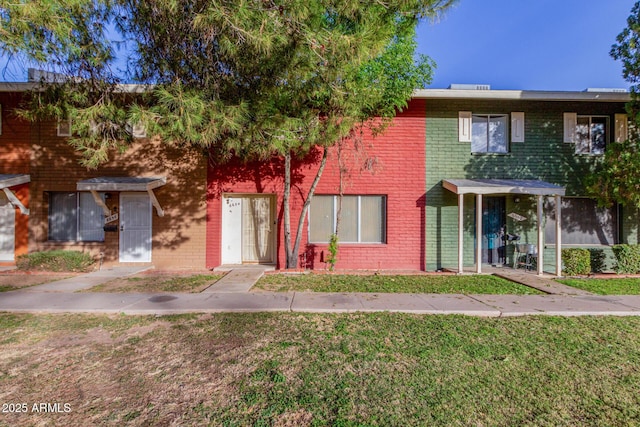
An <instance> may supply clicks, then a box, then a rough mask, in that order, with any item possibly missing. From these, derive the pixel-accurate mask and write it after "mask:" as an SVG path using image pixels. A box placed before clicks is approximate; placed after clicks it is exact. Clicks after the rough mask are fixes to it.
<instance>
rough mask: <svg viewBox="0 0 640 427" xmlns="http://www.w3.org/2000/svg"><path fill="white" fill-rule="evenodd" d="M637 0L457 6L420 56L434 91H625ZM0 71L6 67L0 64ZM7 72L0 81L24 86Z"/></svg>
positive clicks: (427, 35)
mask: <svg viewBox="0 0 640 427" xmlns="http://www.w3.org/2000/svg"><path fill="white" fill-rule="evenodd" d="M634 2H635V0H459V1H458V3H457V4H456V5H455V6H453V7H452V8H451V9H449V10H448V11H447V12H446V13H445V14H444V15H443V16H442V17H441V19H440V20H439V21H438V22H424V23H422V24H421V25H420V26H419V27H418V52H419V53H424V54H426V55H428V56H430V57H431V58H433V59H434V60H435V61H436V63H437V68H436V70H435V74H434V79H433V82H432V84H431V86H429V87H432V88H446V87H448V86H449V85H450V84H451V83H480V84H489V85H491V88H492V89H525V90H584V89H586V88H587V87H607V88H609V87H615V88H628V86H629V85H628V83H627V82H625V81H624V79H623V78H622V66H621V64H620V63H619V62H616V61H614V60H613V59H612V58H611V57H610V56H609V50H610V49H611V45H612V44H613V43H614V42H615V38H616V36H617V35H618V34H619V33H620V32H621V31H622V30H623V29H624V27H625V26H626V19H627V17H628V16H629V13H630V12H631V8H632V7H633V4H634ZM0 64H1V66H0V70H2V69H3V68H4V67H3V66H4V65H5V64H6V59H5V58H0ZM12 65H14V66H9V67H8V68H4V70H3V71H4V73H0V81H7V80H8V81H24V80H26V71H24V70H23V69H21V67H19V66H18V67H16V66H15V64H12Z"/></svg>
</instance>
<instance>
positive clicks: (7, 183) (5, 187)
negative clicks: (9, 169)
mask: <svg viewBox="0 0 640 427" xmlns="http://www.w3.org/2000/svg"><path fill="white" fill-rule="evenodd" d="M28 182H31V176H29V175H27V174H0V189H1V190H2V191H4V194H5V195H6V196H7V199H9V202H11V204H12V205H13V206H16V207H18V209H20V212H22V213H23V214H25V215H29V209H27V208H26V206H25V205H23V204H22V202H21V201H20V200H19V199H18V198H17V197H16V195H15V194H13V191H11V190H10V187H14V186H16V185H20V184H26V183H28Z"/></svg>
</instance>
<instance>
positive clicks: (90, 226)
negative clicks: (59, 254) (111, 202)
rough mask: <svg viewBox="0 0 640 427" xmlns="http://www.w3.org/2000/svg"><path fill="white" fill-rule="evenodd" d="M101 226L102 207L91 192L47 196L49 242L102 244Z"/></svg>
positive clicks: (57, 193) (102, 195)
mask: <svg viewBox="0 0 640 427" xmlns="http://www.w3.org/2000/svg"><path fill="white" fill-rule="evenodd" d="M99 194H100V196H101V198H102V200H104V193H99ZM103 226H104V216H103V213H102V208H101V207H100V206H98V204H97V203H96V201H95V200H94V199H93V196H92V195H91V193H86V192H82V193H61V192H55V193H53V192H52V193H49V240H52V241H56V242H103V241H104V229H103Z"/></svg>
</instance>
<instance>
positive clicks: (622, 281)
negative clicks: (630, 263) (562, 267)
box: [558, 278, 640, 295]
mask: <svg viewBox="0 0 640 427" xmlns="http://www.w3.org/2000/svg"><path fill="white" fill-rule="evenodd" d="M558 282H560V283H562V284H565V285H568V286H573V287H574V288H579V289H584V290H585V291H589V292H593V293H594V294H600V295H639V294H640V278H612V279H561V280H558Z"/></svg>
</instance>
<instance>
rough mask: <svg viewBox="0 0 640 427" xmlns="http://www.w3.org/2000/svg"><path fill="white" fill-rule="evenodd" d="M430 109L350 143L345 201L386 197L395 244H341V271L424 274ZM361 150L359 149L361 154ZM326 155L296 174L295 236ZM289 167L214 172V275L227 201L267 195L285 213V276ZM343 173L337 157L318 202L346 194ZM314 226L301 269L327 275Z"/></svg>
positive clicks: (420, 105)
mask: <svg viewBox="0 0 640 427" xmlns="http://www.w3.org/2000/svg"><path fill="white" fill-rule="evenodd" d="M424 105H425V103H424V101H422V100H415V101H413V102H411V104H410V106H409V107H408V108H407V109H406V110H405V111H404V112H402V113H400V114H399V115H398V116H397V117H396V118H395V119H394V120H393V123H392V125H391V126H390V127H389V128H388V129H386V130H385V132H384V133H383V134H381V135H378V136H376V137H375V138H374V137H372V136H371V135H370V134H369V133H367V132H365V133H364V134H363V135H362V136H360V137H358V138H356V140H355V141H350V142H347V143H345V150H344V151H343V153H344V156H343V159H344V160H345V164H346V165H347V166H348V170H349V174H348V176H347V177H346V179H345V180H344V194H352V195H367V194H369V195H384V196H386V197H387V212H386V214H387V218H386V220H387V223H386V226H387V228H386V234H387V241H386V243H384V244H346V243H345V244H341V245H340V248H339V253H338V262H337V264H336V268H338V269H413V270H420V269H423V268H424V189H425V177H424V172H423V171H424V158H425V143H424V142H425V127H424V123H425V122H424V114H425V112H424ZM355 146H357V147H358V148H357V149H356V148H355ZM319 156H320V152H319V151H317V152H315V153H312V154H311V155H310V156H309V157H308V158H306V159H305V160H304V161H302V162H298V163H296V164H295V169H294V172H293V176H294V181H295V182H294V185H293V188H292V200H291V218H292V234H293V238H295V230H296V226H297V223H298V218H299V215H300V212H301V210H302V205H303V203H304V198H305V197H306V194H307V192H308V189H309V187H310V185H311V182H312V181H313V178H314V176H315V173H316V171H317V167H318V161H319ZM282 167H283V161H282V160H281V159H275V160H273V161H272V162H270V163H268V164H262V165H260V164H251V165H247V166H242V165H239V164H232V165H228V166H222V167H215V166H214V167H210V168H209V173H208V196H207V198H208V203H207V267H216V266H218V265H220V263H221V259H222V253H221V242H222V222H221V212H222V196H223V195H224V194H226V193H247V194H252V193H264V194H273V195H275V199H276V205H277V215H276V216H277V253H278V256H277V268H284V267H285V265H286V262H285V259H286V258H285V250H284V238H283V236H284V231H283V211H282V204H283V194H282V192H283V178H282V177H283V171H282ZM339 184H340V179H339V169H338V158H337V151H336V149H331V150H330V153H329V157H328V160H327V166H326V168H325V170H324V173H323V175H322V178H321V180H320V182H319V184H318V187H317V188H316V194H326V195H332V194H338V191H339ZM307 225H308V224H307V218H305V223H304V227H303V232H302V240H301V245H300V252H299V254H298V258H299V260H300V263H299V265H300V266H301V267H306V268H311V269H324V268H326V265H325V263H324V262H323V260H324V259H325V257H326V255H327V252H326V251H327V245H326V244H308V243H307V236H308V228H307Z"/></svg>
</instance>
